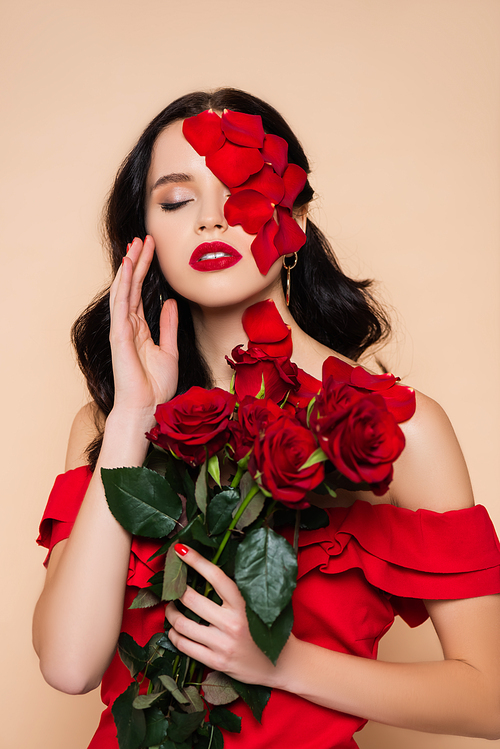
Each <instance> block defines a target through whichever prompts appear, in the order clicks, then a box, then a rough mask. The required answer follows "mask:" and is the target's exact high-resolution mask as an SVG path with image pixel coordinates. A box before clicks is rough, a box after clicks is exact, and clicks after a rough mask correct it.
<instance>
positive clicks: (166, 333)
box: [160, 299, 179, 356]
mask: <svg viewBox="0 0 500 749" xmlns="http://www.w3.org/2000/svg"><path fill="white" fill-rule="evenodd" d="M178 319H179V316H178V311H177V302H176V301H175V299H167V300H166V301H165V304H164V305H163V308H162V311H161V314H160V348H161V350H162V351H167V352H168V353H169V354H175V355H176V356H177V324H178Z"/></svg>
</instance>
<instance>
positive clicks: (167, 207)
mask: <svg viewBox="0 0 500 749" xmlns="http://www.w3.org/2000/svg"><path fill="white" fill-rule="evenodd" d="M190 202H191V200H179V201H178V202H177V203H160V207H161V209H162V211H176V210H177V209H178V208H181V207H182V206H183V205H186V204H187V203H190Z"/></svg>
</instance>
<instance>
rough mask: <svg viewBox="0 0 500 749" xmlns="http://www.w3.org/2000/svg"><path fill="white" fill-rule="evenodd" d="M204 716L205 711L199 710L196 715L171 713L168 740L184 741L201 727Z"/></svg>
mask: <svg viewBox="0 0 500 749" xmlns="http://www.w3.org/2000/svg"><path fill="white" fill-rule="evenodd" d="M205 715H206V710H200V711H198V712H196V713H178V712H175V711H174V712H172V713H171V714H170V719H171V723H170V725H169V727H168V737H169V739H170V740H171V741H175V742H176V743H180V742H182V741H185V740H186V739H187V737H188V736H191V734H192V733H193V731H196V729H197V728H198V726H200V725H201V722H202V721H203V720H204V718H205ZM120 749H121V748H120Z"/></svg>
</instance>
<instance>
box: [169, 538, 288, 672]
mask: <svg viewBox="0 0 500 749" xmlns="http://www.w3.org/2000/svg"><path fill="white" fill-rule="evenodd" d="M176 551H177V553H178V554H179V556H181V558H182V559H183V561H184V562H186V563H187V564H189V565H190V566H191V567H193V569H195V570H196V571H197V572H199V573H200V575H201V576H203V577H204V578H205V580H207V581H208V582H209V583H210V584H211V585H212V587H213V588H214V590H215V591H216V593H217V594H218V596H219V597H220V598H221V599H222V605H221V606H219V605H218V604H217V603H215V602H214V601H210V600H209V599H208V598H206V597H205V596H202V595H201V594H200V593H197V592H196V591H195V590H193V588H190V587H189V586H188V587H187V588H186V591H185V593H184V595H183V596H181V598H180V601H181V603H183V604H184V605H185V606H187V607H188V608H189V609H191V611H193V612H194V613H195V614H198V616H200V617H201V618H202V619H204V620H205V621H206V622H208V623H209V626H208V627H207V626H206V625H203V624H197V623H196V622H194V621H192V619H188V618H187V617H186V616H184V615H183V614H181V613H180V611H179V610H178V609H177V607H176V606H175V604H173V603H169V604H168V606H167V608H166V610H165V615H166V618H167V619H168V621H169V622H170V624H171V625H172V629H171V630H170V631H169V635H168V636H169V638H170V640H171V641H172V643H173V644H174V645H175V647H176V648H178V650H181V651H182V652H183V653H185V654H186V655H188V656H189V657H190V658H195V659H196V660H198V661H200V662H201V663H204V664H205V665H206V666H208V667H209V668H211V669H214V670H215V671H222V672H223V673H226V674H228V675H229V676H232V677H233V678H234V679H237V680H238V681H242V682H245V683H246V684H263V685H265V686H274V685H275V680H276V675H277V669H276V668H275V667H274V666H273V664H272V663H271V661H270V660H269V658H267V656H265V655H264V653H263V652H262V651H261V650H260V648H259V647H258V646H257V645H256V644H255V642H254V641H253V639H252V636H251V634H250V631H249V629H248V621H247V617H246V613H245V601H244V600H243V597H242V595H241V593H240V591H239V590H238V588H237V586H236V583H235V582H233V580H231V579H230V578H229V577H228V576H227V575H226V574H225V573H224V572H223V571H222V570H221V569H220V568H219V567H217V566H216V565H214V564H212V562H209V561H208V560H207V559H205V558H204V557H203V556H202V555H201V554H198V552H196V551H194V550H193V549H190V548H188V547H187V546H184V545H178V546H176ZM285 648H286V646H285ZM278 666H279V661H278Z"/></svg>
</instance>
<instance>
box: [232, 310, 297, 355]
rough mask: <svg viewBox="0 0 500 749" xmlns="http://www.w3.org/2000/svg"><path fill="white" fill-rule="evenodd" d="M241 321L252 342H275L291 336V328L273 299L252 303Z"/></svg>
mask: <svg viewBox="0 0 500 749" xmlns="http://www.w3.org/2000/svg"><path fill="white" fill-rule="evenodd" d="M241 322H242V323H243V329H244V331H245V333H246V334H247V336H248V340H249V341H251V342H252V343H275V342H276V341H283V340H284V339H285V338H287V337H288V336H290V328H289V327H288V325H285V323H284V322H283V320H282V319H281V315H280V313H279V312H278V310H277V309H276V305H275V304H274V302H273V301H272V299H266V301H265V302H257V304H252V306H251V307H248V308H247V309H246V310H245V311H244V313H243V317H242V318H241ZM290 353H291V352H290Z"/></svg>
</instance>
